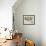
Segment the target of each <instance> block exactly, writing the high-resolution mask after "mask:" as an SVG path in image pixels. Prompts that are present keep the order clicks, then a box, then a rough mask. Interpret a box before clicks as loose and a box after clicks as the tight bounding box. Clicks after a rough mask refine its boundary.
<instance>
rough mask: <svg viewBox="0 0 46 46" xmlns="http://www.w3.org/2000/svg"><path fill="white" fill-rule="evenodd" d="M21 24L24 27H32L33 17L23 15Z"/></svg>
mask: <svg viewBox="0 0 46 46" xmlns="http://www.w3.org/2000/svg"><path fill="white" fill-rule="evenodd" d="M23 24H24V25H34V24H35V15H24V16H23Z"/></svg>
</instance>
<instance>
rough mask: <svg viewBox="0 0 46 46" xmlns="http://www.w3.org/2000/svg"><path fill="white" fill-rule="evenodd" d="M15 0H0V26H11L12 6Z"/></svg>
mask: <svg viewBox="0 0 46 46" xmlns="http://www.w3.org/2000/svg"><path fill="white" fill-rule="evenodd" d="M15 2H16V0H0V27H7V28H9V29H11V28H12V6H13V4H14V3H15Z"/></svg>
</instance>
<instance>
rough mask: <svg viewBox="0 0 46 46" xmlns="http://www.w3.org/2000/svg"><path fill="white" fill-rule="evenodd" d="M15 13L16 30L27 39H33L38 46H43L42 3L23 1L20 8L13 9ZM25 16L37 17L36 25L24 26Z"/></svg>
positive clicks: (29, 0) (32, 0) (33, 0)
mask: <svg viewBox="0 0 46 46" xmlns="http://www.w3.org/2000/svg"><path fill="white" fill-rule="evenodd" d="M14 6H16V5H14ZM13 12H14V19H15V22H14V24H15V29H17V30H18V32H22V33H23V37H24V38H25V39H26V38H27V39H32V40H34V41H35V44H36V46H41V28H40V27H41V25H40V20H41V19H40V17H41V1H40V0H23V2H21V3H20V5H18V7H13ZM23 15H35V25H23Z"/></svg>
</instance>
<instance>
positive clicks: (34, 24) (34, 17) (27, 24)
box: [23, 15, 35, 25]
mask: <svg viewBox="0 0 46 46" xmlns="http://www.w3.org/2000/svg"><path fill="white" fill-rule="evenodd" d="M24 16H34V24H24ZM23 25H35V15H23Z"/></svg>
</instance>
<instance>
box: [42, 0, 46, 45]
mask: <svg viewBox="0 0 46 46" xmlns="http://www.w3.org/2000/svg"><path fill="white" fill-rule="evenodd" d="M41 38H42V39H41V40H42V46H46V0H42V1H41Z"/></svg>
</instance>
